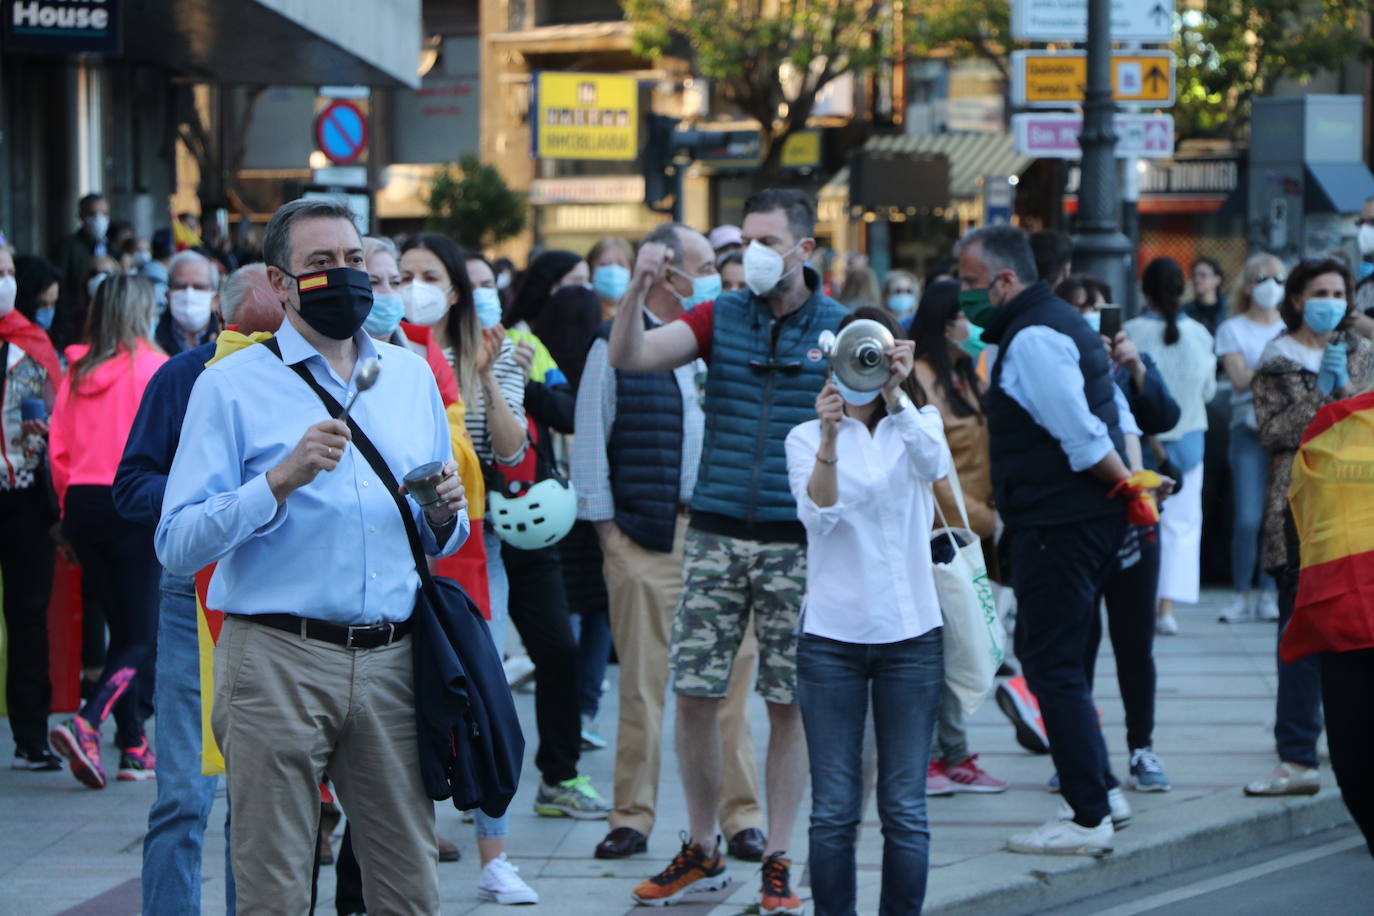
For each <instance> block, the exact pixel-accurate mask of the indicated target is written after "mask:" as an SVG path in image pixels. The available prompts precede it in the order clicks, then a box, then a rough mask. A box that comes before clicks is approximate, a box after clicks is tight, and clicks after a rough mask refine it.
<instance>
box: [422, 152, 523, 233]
mask: <svg viewBox="0 0 1374 916" xmlns="http://www.w3.org/2000/svg"><path fill="white" fill-rule="evenodd" d="M424 200H425V206H426V207H428V208H429V216H428V218H427V219H426V220H425V228H426V229H428V230H430V231H431V232H439V233H442V234H444V235H447V236H448V237H449V238H451V239H453V240H454V241H455V242H457V243H458V244H459V245H461V246H463V247H464V248H466V249H468V250H470V251H481V250H483V249H484V248H486V247H487V246H489V245H495V244H497V243H498V242H503V241H505V240H506V239H508V238H512V237H513V236H516V235H519V234H520V233H521V232H523V231H524V229H525V222H526V219H527V216H528V205H527V202H526V196H525V194H524V193H522V192H520V191H513V190H511V188H510V186H509V185H507V184H506V180H505V179H504V178H502V177H501V173H500V172H498V171H497V170H496V169H494V168H492V167H491V166H489V165H483V164H482V161H481V160H480V159H478V158H477V157H476V156H474V155H471V154H469V155H466V156H464V157H463V158H462V159H460V160H459V162H458V165H457V167H456V168H455V167H454V165H453V164H452V163H448V164H446V165H445V166H444V167H443V168H442V169H441V170H440V171H439V172H438V173H437V174H436V175H435V176H434V180H433V181H432V182H431V183H430V186H429V193H428V194H426V195H425V199H424Z"/></svg>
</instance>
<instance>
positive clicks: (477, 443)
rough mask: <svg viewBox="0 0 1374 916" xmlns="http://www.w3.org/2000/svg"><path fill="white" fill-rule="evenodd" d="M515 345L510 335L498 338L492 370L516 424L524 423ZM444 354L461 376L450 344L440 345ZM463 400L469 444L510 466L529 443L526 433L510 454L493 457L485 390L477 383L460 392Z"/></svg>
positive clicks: (522, 387) (522, 389)
mask: <svg viewBox="0 0 1374 916" xmlns="http://www.w3.org/2000/svg"><path fill="white" fill-rule="evenodd" d="M514 354H515V347H514V346H512V344H511V342H510V338H509V337H508V338H506V339H505V340H503V341H502V342H501V354H500V355H499V356H497V357H496V363H495V365H494V366H493V367H492V371H493V373H494V374H495V376H496V384H498V385H500V386H501V393H502V394H503V395H505V397H506V403H507V404H508V405H510V409H511V411H512V412H514V413H515V418H516V419H517V420H519V421H520V426H521V427H522V428H523V427H524V426H525V370H523V369H521V368H520V366H519V364H517V363H516V362H515V356H514ZM444 358H445V359H447V360H448V361H449V364H450V365H451V366H453V371H454V372H455V373H457V374H458V375H459V376H460V377H461V373H460V372H459V369H458V364H457V363H456V362H454V359H453V348H452V347H445V348H444ZM463 401H464V402H465V404H466V406H467V413H466V415H465V416H464V417H463V425H464V426H465V427H467V431H468V435H469V436H471V437H472V445H473V448H474V449H475V450H476V452H477V457H478V458H480V459H482V461H484V462H486V463H487V464H502V465H505V466H506V467H514V466H515V465H517V464H519V463H520V462H521V461H522V460H523V459H524V457H525V449H526V448H527V447H528V446H529V437H528V436H526V437H525V440H524V441H523V442H521V443H520V449H519V451H517V452H516V453H515V454H514V455H511V456H505V457H504V458H497V457H496V452H495V450H494V449H493V448H492V445H491V429H490V428H489V427H488V425H487V398H486V393H485V392H483V391H482V390H481V386H480V385H479V386H478V390H477V391H475V392H472V393H469V392H466V391H464V392H463Z"/></svg>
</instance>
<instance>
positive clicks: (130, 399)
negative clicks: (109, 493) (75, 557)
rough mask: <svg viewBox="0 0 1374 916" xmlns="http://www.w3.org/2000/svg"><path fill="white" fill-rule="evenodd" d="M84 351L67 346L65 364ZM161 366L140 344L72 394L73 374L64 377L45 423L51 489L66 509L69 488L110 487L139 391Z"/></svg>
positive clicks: (154, 354)
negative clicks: (46, 424)
mask: <svg viewBox="0 0 1374 916" xmlns="http://www.w3.org/2000/svg"><path fill="white" fill-rule="evenodd" d="M88 349H90V348H89V347H87V346H86V345H85V344H77V345H74V346H70V347H68V348H67V350H66V355H67V365H68V366H71V365H73V364H75V363H76V361H77V360H78V359H80V358H81V357H82V356H83V355H84V354H85V352H86V351H87V350H88ZM165 362H167V357H166V356H164V355H163V354H162V353H159V352H158V351H156V350H154V349H153V348H152V347H151V346H150V345H149V344H148V343H147V342H146V341H139V344H138V352H137V353H135V354H134V355H133V358H132V359H131V358H130V357H129V354H128V351H125V350H121V351H120V352H119V353H118V354H117V355H116V356H115V357H114V358H113V359H110V360H107V361H106V362H104V363H101V364H100V365H99V366H98V367H96V369H95V371H93V372H91V373H90V374H88V375H86V376H85V377H84V378H82V379H81V382H80V384H78V385H77V388H76V391H75V393H73V392H72V388H71V386H72V373H71V372H70V371H68V372H67V374H66V375H64V376H63V377H62V385H61V387H59V388H58V389H57V402H56V403H55V404H53V409H52V419H51V422H50V424H49V426H50V429H49V432H48V453H49V455H50V459H49V460H50V461H51V462H52V482H53V488H54V489H55V490H56V491H57V499H58V502H59V503H61V504H62V506H63V508H64V510H65V508H66V504H67V488H68V487H70V486H72V485H73V484H94V485H97V486H106V487H108V486H110V485H111V484H113V483H114V477H115V471H116V470H117V469H118V468H119V459H120V458H121V457H122V456H123V454H124V443H125V442H126V441H127V440H128V438H129V428H130V427H132V426H133V425H134V415H135V414H136V413H138V403H139V401H140V400H141V399H142V398H143V389H145V388H147V387H148V380H149V379H150V378H152V377H153V373H154V372H156V371H157V370H158V367H159V366H161V365H162V364H163V363H165Z"/></svg>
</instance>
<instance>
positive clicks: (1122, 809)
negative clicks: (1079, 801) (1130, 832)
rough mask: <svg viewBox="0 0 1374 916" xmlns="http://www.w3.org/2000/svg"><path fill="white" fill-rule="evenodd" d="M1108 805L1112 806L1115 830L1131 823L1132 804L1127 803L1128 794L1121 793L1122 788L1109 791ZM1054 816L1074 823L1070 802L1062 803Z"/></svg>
mask: <svg viewBox="0 0 1374 916" xmlns="http://www.w3.org/2000/svg"><path fill="white" fill-rule="evenodd" d="M1107 804H1108V805H1109V806H1111V810H1112V827H1113V828H1114V829H1116V830H1120V829H1121V828H1123V827H1126V826H1127V825H1129V824H1130V823H1131V803H1130V802H1128V801H1126V793H1125V792H1123V791H1121V787H1120V786H1117V787H1116V788H1115V789H1108V790H1107ZM1054 816H1055V817H1057V818H1059V819H1060V820H1061V821H1072V820H1073V809H1072V808H1070V807H1069V803H1068V802H1066V801H1061V802H1060V803H1059V810H1058V811H1056V812H1055V813H1054Z"/></svg>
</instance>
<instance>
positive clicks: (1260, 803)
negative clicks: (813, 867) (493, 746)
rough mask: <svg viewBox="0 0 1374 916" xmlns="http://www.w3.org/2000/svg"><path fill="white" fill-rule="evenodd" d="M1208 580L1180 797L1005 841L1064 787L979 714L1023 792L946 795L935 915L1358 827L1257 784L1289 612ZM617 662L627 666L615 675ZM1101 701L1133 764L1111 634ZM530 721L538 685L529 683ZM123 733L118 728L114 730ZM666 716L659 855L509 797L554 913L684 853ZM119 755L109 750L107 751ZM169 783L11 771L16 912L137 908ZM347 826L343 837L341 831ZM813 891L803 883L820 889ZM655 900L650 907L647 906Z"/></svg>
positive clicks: (2, 910) (1173, 676)
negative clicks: (1082, 834) (1212, 587)
mask: <svg viewBox="0 0 1374 916" xmlns="http://www.w3.org/2000/svg"><path fill="white" fill-rule="evenodd" d="M1226 597H1227V596H1226V595H1225V594H1223V593H1221V592H1210V593H1207V594H1205V595H1204V598H1203V602H1202V603H1201V604H1200V605H1198V606H1197V607H1194V608H1183V609H1182V612H1181V613H1179V614H1178V615H1177V616H1178V618H1179V623H1180V625H1181V627H1182V633H1181V634H1180V635H1179V636H1175V637H1160V638H1159V639H1158V640H1157V642H1156V659H1157V662H1158V668H1159V689H1158V705H1157V720H1158V725H1157V728H1156V739H1155V749H1156V751H1157V752H1158V753H1159V755H1160V757H1161V759H1162V760H1163V762H1164V765H1165V767H1166V769H1167V771H1168V774H1169V777H1170V779H1171V780H1172V782H1173V791H1172V792H1170V793H1168V794H1162V795H1143V794H1140V793H1135V792H1130V791H1128V792H1127V795H1128V797H1129V799H1130V802H1131V804H1132V806H1133V807H1134V809H1135V819H1134V820H1133V821H1132V823H1131V825H1130V827H1128V828H1127V829H1125V830H1124V831H1122V832H1121V833H1119V834H1118V835H1117V842H1116V852H1115V853H1114V854H1113V855H1111V856H1109V857H1107V858H1105V859H1102V860H1090V859H1080V858H1057V857H1032V856H1019V855H1012V854H1010V853H1007V852H1004V851H1002V850H1003V846H1004V844H1005V842H1006V839H1007V837H1008V836H1009V835H1010V834H1012V833H1015V832H1018V831H1020V830H1024V829H1026V828H1029V827H1033V826H1035V825H1036V824H1039V823H1040V822H1042V821H1044V820H1045V819H1047V818H1048V817H1050V816H1051V815H1052V814H1053V812H1054V809H1055V806H1056V805H1057V804H1058V801H1059V799H1058V797H1057V796H1054V795H1050V794H1049V793H1048V792H1047V791H1046V789H1045V786H1046V781H1047V780H1048V779H1049V777H1050V775H1051V774H1052V772H1053V764H1052V763H1051V762H1050V759H1049V758H1048V757H1035V756H1032V755H1030V754H1028V753H1026V752H1025V751H1023V750H1021V749H1020V747H1019V746H1018V745H1017V744H1016V743H1015V740H1014V738H1013V734H1012V730H1011V728H1010V726H1009V724H1008V723H1007V721H1006V719H1005V718H1004V717H1003V716H1002V714H1001V713H1000V712H999V711H998V710H997V709H996V707H995V705H994V704H993V703H992V702H988V703H987V704H985V705H984V707H983V708H982V709H980V710H979V711H978V713H977V714H976V715H974V716H973V717H972V718H971V719H970V720H969V723H968V725H969V743H970V747H971V749H972V751H973V752H975V753H977V754H978V755H979V762H980V763H981V764H982V765H983V766H984V767H986V769H987V770H988V771H989V772H991V773H993V774H994V775H997V776H1000V777H1002V778H1005V779H1008V780H1009V781H1010V782H1011V787H1010V789H1009V791H1008V792H1007V793H1006V794H1005V795H957V796H954V797H950V798H935V799H931V801H930V815H931V835H932V841H931V871H930V886H929V893H928V896H927V901H926V912H927V913H930V914H964V913H969V914H972V913H975V912H976V913H980V914H1020V913H1033V912H1043V911H1045V910H1046V909H1047V908H1049V907H1051V906H1053V905H1063V904H1066V903H1069V902H1071V901H1073V900H1078V899H1081V898H1084V897H1087V896H1090V895H1093V894H1097V893H1101V892H1103V891H1105V890H1109V889H1111V888H1115V887H1122V886H1125V885H1129V884H1132V883H1136V882H1139V881H1144V880H1148V879H1151V878H1156V877H1159V876H1161V875H1164V874H1167V873H1169V872H1171V871H1173V870H1175V869H1178V868H1182V867H1186V866H1193V865H1201V864H1205V863H1207V862H1211V861H1216V860H1219V859H1223V858H1226V857H1229V856H1232V855H1236V854H1239V853H1241V852H1244V851H1247V850H1250V849H1253V848H1256V847H1260V846H1264V845H1267V844H1274V843H1280V842H1283V841H1285V840H1287V839H1291V838H1294V837H1298V836H1302V835H1305V834H1308V833H1312V832H1315V831H1318V830H1324V829H1327V828H1330V827H1332V826H1335V825H1338V824H1341V823H1345V822H1346V821H1347V820H1348V818H1347V815H1346V813H1345V809H1344V808H1343V807H1342V805H1341V802H1340V797H1339V794H1338V793H1337V792H1336V790H1335V785H1334V781H1333V779H1332V778H1331V774H1330V770H1329V769H1328V768H1324V772H1323V780H1324V782H1323V787H1322V791H1321V793H1320V794H1319V795H1317V796H1314V797H1309V798H1302V799H1250V798H1245V797H1243V796H1242V794H1241V790H1240V787H1241V786H1242V785H1243V784H1244V783H1246V782H1248V781H1250V780H1252V779H1257V778H1259V777H1261V776H1263V775H1265V774H1267V773H1268V772H1269V770H1270V769H1271V768H1272V767H1273V765H1274V763H1275V759H1274V756H1273V743H1274V742H1273V734H1272V726H1273V718H1274V690H1275V673H1274V665H1275V662H1274V624H1272V623H1269V624H1266V623H1248V624H1233V625H1227V624H1219V623H1217V622H1216V616H1217V612H1218V611H1219V610H1220V608H1221V607H1222V605H1223V604H1224V602H1225V600H1226ZM615 672H616V669H615V668H612V669H611V674H610V677H611V679H612V684H614V678H615ZM1097 696H1098V703H1099V706H1100V708H1101V711H1102V719H1103V723H1104V726H1105V728H1106V733H1107V744H1108V748H1109V750H1110V751H1111V754H1112V762H1113V766H1114V767H1116V769H1117V773H1118V775H1119V776H1121V777H1122V778H1124V776H1125V775H1126V772H1125V771H1126V766H1127V761H1126V747H1125V732H1124V725H1123V720H1122V710H1121V703H1120V695H1119V693H1118V691H1117V687H1116V669H1115V665H1114V662H1113V659H1112V655H1111V649H1110V645H1109V644H1105V645H1104V647H1103V656H1102V662H1101V664H1100V665H1099V666H1098V691H1097ZM517 698H518V705H519V707H520V712H521V716H522V718H523V721H524V722H525V723H526V728H527V734H529V736H530V737H531V744H530V747H529V754H530V755H532V754H533V750H534V747H533V698H532V697H531V696H530V695H529V694H526V693H519V694H517ZM752 719H753V723H754V728H755V732H754V733H755V736H756V737H755V743H756V749H757V751H758V754H759V766H760V768H762V766H763V752H764V750H765V747H766V739H767V715H766V712H765V710H764V709H763V706H762V703H761V702H760V701H759V700H758V699H757V698H755V700H754V706H753V709H752ZM601 730H602V733H603V734H604V735H606V737H607V738H610V739H611V740H612V745H613V742H614V731H615V692H614V686H612V690H611V691H610V692H609V693H608V695H607V697H606V701H605V704H604V708H603V711H602V715H601ZM108 731H109V729H107V732H108ZM671 734H672V733H671V729H665V742H666V743H667V745H668V750H667V751H666V752H665V754H664V758H663V759H664V771H663V776H662V780H663V782H662V792H661V795H660V813H659V820H658V825H657V827H656V829H655V832H654V834H653V836H652V837H651V838H650V843H649V854H648V855H647V856H635V857H634V858H632V859H628V860H619V861H609V862H608V861H600V860H597V859H594V858H592V849H593V847H594V846H595V845H596V843H597V842H598V841H599V840H600V839H601V837H602V836H603V835H604V833H605V829H606V828H605V823H604V822H599V821H592V822H586V821H571V820H564V819H549V818H540V817H536V816H535V815H534V814H533V813H532V812H531V810H530V804H531V802H532V801H533V797H534V792H535V788H536V782H535V780H536V778H537V776H536V771H535V769H534V766H533V763H532V761H531V760H530V759H528V757H527V760H526V769H525V772H526V777H525V780H524V786H523V788H522V791H521V793H520V795H519V796H518V797H517V799H516V801H515V803H514V805H513V806H512V808H511V825H510V857H511V860H512V861H513V862H515V863H516V864H517V865H518V866H519V867H520V869H521V875H522V877H524V878H525V879H526V880H527V881H529V883H530V884H531V885H532V886H533V887H534V888H535V890H537V891H538V892H539V893H540V894H541V895H542V897H543V906H542V909H544V910H546V911H549V912H554V913H558V914H559V916H564V914H567V916H581V914H597V916H604V914H628V913H631V912H635V908H634V907H633V905H632V901H631V900H630V890H631V889H632V888H633V887H634V885H635V884H636V883H637V882H638V881H639V880H640V879H642V878H644V877H646V876H647V875H649V874H650V873H652V872H655V871H657V870H658V869H660V868H662V867H663V866H664V865H666V864H667V862H668V861H669V859H671V858H672V856H673V855H674V854H675V853H676V852H677V849H678V845H679V840H678V831H680V830H682V829H685V827H686V823H687V820H686V809H685V805H684V803H683V800H682V791H681V788H680V783H679V780H678V774H677V769H676V758H675V755H674V754H673V753H672V750H671ZM0 749H3V750H5V751H6V752H8V750H9V744H8V733H7V722H4V723H0ZM116 763H117V758H116V756H115V753H114V751H113V750H112V749H107V752H106V766H107V767H108V768H111V772H112V773H113V767H114V766H115V765H116ZM613 764H614V756H613V751H612V749H607V750H603V751H593V752H589V753H586V754H585V755H584V756H583V768H584V770H585V772H587V773H588V774H590V775H591V777H592V781H593V783H594V784H595V785H596V786H597V787H598V788H599V789H600V790H601V791H602V792H603V793H604V794H607V795H609V793H610V786H611V771H612V767H613ZM154 792H155V788H154V786H153V785H152V784H151V783H118V782H112V783H111V784H110V787H109V788H108V789H106V790H104V791H102V792H93V791H91V790H89V789H85V788H83V787H81V786H80V785H78V784H77V783H76V781H75V780H74V779H72V777H71V776H70V775H69V774H68V773H66V772H65V771H64V772H62V773H57V774H51V773H45V774H34V773H18V772H12V771H10V770H8V769H6V770H3V771H0V812H3V814H2V815H0V820H2V821H3V824H4V829H3V830H0V914H8V913H25V914H34V916H40V914H58V913H63V914H68V913H71V914H102V916H103V914H114V916H119V914H128V913H136V912H138V906H139V899H140V897H139V871H140V867H141V846H142V840H141V838H142V834H143V830H144V828H145V826H146V822H147V811H148V805H149V803H150V802H151V800H152V798H153V795H154ZM437 811H438V824H439V832H440V833H441V834H442V835H443V836H445V837H448V838H449V839H451V840H453V841H454V842H456V843H457V844H458V846H459V847H460V848H461V850H462V853H463V861H461V862H459V863H457V864H444V865H440V867H439V875H440V882H441V899H442V901H443V906H444V912H445V913H449V914H480V916H493V914H496V913H499V912H502V911H503V908H502V907H498V906H497V905H495V904H482V903H480V902H479V901H478V899H477V894H476V882H477V874H478V866H477V850H476V843H475V839H474V833H473V828H472V827H471V826H469V825H467V824H463V823H462V822H461V821H460V819H459V815H458V812H456V811H455V810H454V809H453V808H452V806H451V805H447V804H442V805H439V806H438V807H437ZM806 819H807V810H806V806H805V805H804V806H803V810H802V812H801V814H800V816H799V818H798V821H797V827H796V829H795V831H794V833H793V836H792V839H791V843H790V849H791V851H792V855H793V857H794V859H795V862H796V864H795V866H794V872H793V873H794V880H800V879H801V878H802V876H803V865H804V860H805V859H806V822H807V820H806ZM210 823H211V827H210V830H209V831H208V836H207V840H206V854H205V875H204V880H205V887H204V912H206V913H222V912H223V899H224V896H223V894H224V834H223V823H224V809H223V802H222V801H220V802H218V803H217V804H216V808H215V811H214V813H213V814H212V816H211V822H210ZM336 842H337V841H336ZM857 858H858V868H859V889H860V898H859V906H858V912H860V913H865V914H867V913H875V912H877V908H878V905H877V901H878V889H879V878H880V866H881V861H882V835H881V829H880V826H879V824H878V822H877V815H876V811H874V810H873V809H872V808H870V809H869V811H868V812H867V813H866V817H865V819H864V823H863V828H862V834H861V838H860V843H859V848H858V856H857ZM730 872H731V874H732V876H733V877H734V883H733V884H731V885H730V886H729V887H727V888H725V889H722V890H721V891H718V892H713V893H706V894H700V895H692V896H689V897H688V898H687V902H686V903H684V904H682V905H680V906H678V907H675V908H674V909H673V912H675V913H678V914H681V916H708V914H709V916H736V914H742V913H745V912H750V911H753V910H751V905H752V904H754V902H755V899H756V894H757V893H758V886H759V878H758V874H759V872H758V866H757V865H753V864H748V863H740V862H734V861H731V862H730ZM807 891H808V889H807V888H804V887H803V888H800V889H799V892H800V893H802V894H803V896H806V894H807ZM333 911H334V907H333V871H332V869H325V870H324V872H323V874H322V875H321V886H320V904H319V909H318V910H317V912H319V913H321V914H332V913H333ZM638 912H640V913H643V912H644V911H643V910H639V911H638Z"/></svg>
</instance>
